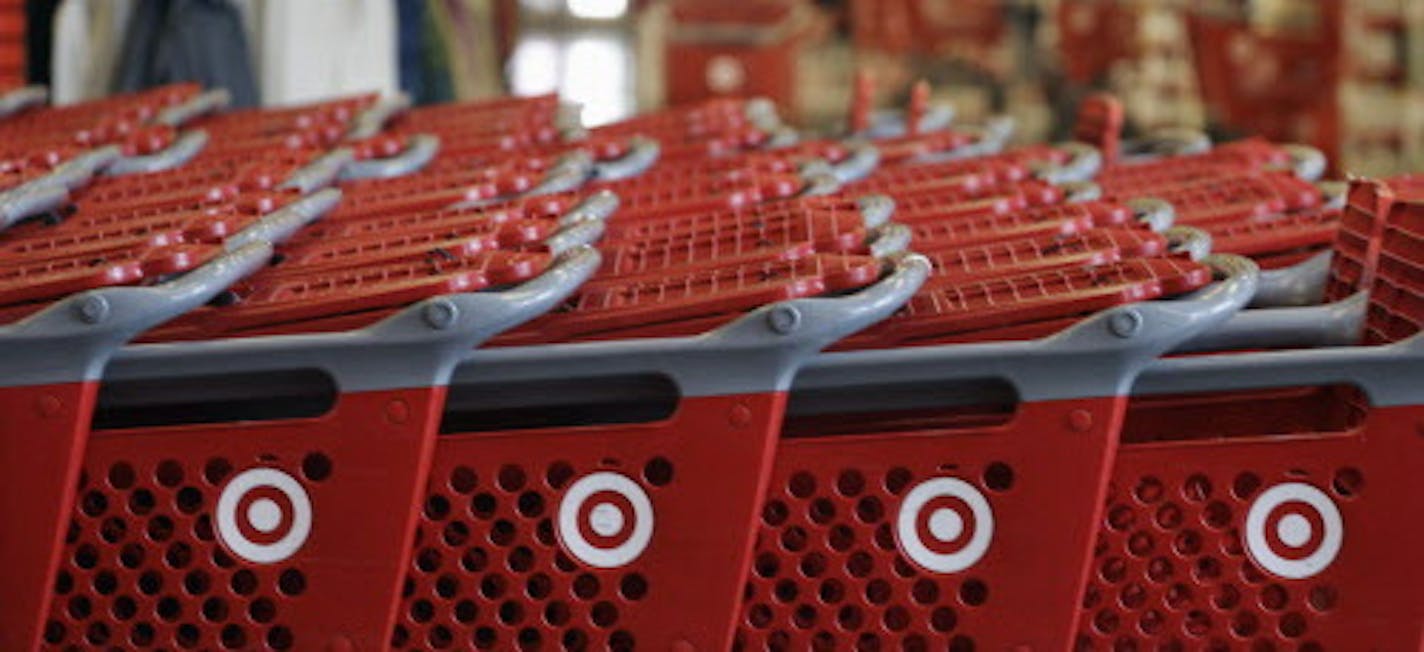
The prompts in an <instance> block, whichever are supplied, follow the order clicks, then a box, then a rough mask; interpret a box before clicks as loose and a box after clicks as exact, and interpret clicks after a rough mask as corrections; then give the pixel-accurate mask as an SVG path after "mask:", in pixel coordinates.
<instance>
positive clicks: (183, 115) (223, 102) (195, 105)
mask: <svg viewBox="0 0 1424 652" xmlns="http://www.w3.org/2000/svg"><path fill="white" fill-rule="evenodd" d="M230 104H232V93H229V92H228V91H227V89H225V88H216V89H213V90H210V91H205V92H202V93H199V94H197V95H195V96H194V97H192V98H190V99H189V100H188V101H186V102H183V103H182V104H177V105H174V106H170V107H168V108H166V109H163V110H162V111H159V112H158V115H157V116H156V117H155V118H154V119H153V121H154V122H156V123H158V124H161V125H165V126H169V127H181V126H183V125H185V124H188V123H189V122H192V121H193V120H194V119H196V118H200V117H202V116H205V115H208V114H210V113H217V112H218V111H221V110H223V109H226V108H227V107H228V105H230Z"/></svg>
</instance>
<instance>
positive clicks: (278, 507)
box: [217, 469, 312, 564]
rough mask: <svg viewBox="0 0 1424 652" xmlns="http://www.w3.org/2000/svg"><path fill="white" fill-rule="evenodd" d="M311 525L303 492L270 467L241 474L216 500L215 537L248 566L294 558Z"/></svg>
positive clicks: (285, 475)
mask: <svg viewBox="0 0 1424 652" xmlns="http://www.w3.org/2000/svg"><path fill="white" fill-rule="evenodd" d="M311 525H312V506H311V500H310V499H309V498H307V492H306V490H305V489H303V488H302V485H301V483H299V482H297V481H296V479H295V478H293V477H292V476H290V475H287V474H286V473H283V472H281V471H278V470H276V469H251V470H248V471H244V472H242V473H240V474H238V475H237V476H236V477H234V478H233V479H232V480H231V481H229V482H228V483H227V486H226V487H223V490H222V495H221V496H219V497H218V513H217V531H218V537H219V538H221V539H222V542H223V545H225V546H227V548H228V550H231V551H232V553H233V554H235V555H237V556H238V557H241V558H243V559H245V560H247V561H250V562H254V563H259V564H272V563H276V562H279V561H282V560H284V559H287V558H288V557H291V556H292V555H294V554H296V553H297V551H298V550H301V547H302V544H303V543H306V540H307V535H308V534H311Z"/></svg>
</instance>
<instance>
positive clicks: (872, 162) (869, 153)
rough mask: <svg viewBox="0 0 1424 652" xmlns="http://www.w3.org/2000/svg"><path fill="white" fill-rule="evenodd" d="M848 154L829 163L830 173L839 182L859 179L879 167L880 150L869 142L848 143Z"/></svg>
mask: <svg viewBox="0 0 1424 652" xmlns="http://www.w3.org/2000/svg"><path fill="white" fill-rule="evenodd" d="M847 147H848V148H849V153H848V155H847V156H846V157H845V158H844V159H843V160H841V161H838V162H836V163H829V164H828V165H829V168H830V171H831V174H833V175H835V177H836V178H837V179H839V180H840V182H841V183H851V182H852V181H860V180H861V179H864V178H866V177H868V176H870V175H871V173H873V172H875V169H876V168H878V167H880V150H879V149H876V148H875V146H874V145H871V144H870V143H848V144H847Z"/></svg>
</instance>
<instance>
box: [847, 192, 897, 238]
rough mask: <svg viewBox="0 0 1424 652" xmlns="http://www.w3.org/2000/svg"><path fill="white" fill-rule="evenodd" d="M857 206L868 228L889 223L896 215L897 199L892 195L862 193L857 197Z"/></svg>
mask: <svg viewBox="0 0 1424 652" xmlns="http://www.w3.org/2000/svg"><path fill="white" fill-rule="evenodd" d="M855 206H856V208H857V209H859V210H860V217H861V219H862V220H864V222H865V228H867V229H873V228H876V227H878V226H881V225H884V224H887V223H889V222H890V218H892V217H894V216H895V200H894V199H892V198H891V197H890V195H881V194H873V195H862V196H860V197H857V198H856V200H855Z"/></svg>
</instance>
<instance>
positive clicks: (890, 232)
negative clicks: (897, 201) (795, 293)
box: [867, 222, 914, 258]
mask: <svg viewBox="0 0 1424 652" xmlns="http://www.w3.org/2000/svg"><path fill="white" fill-rule="evenodd" d="M912 238H914V233H913V232H912V231H910V227H908V226H905V225H904V224H895V223H893V222H892V223H890V224H883V225H881V226H878V227H875V228H874V229H872V230H871V231H870V233H869V234H868V238H867V240H868V243H867V244H869V245H870V247H869V248H870V255H872V256H875V257H876V258H889V257H891V256H893V255H895V254H902V253H906V252H908V251H909V250H910V240H911V239H912Z"/></svg>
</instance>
